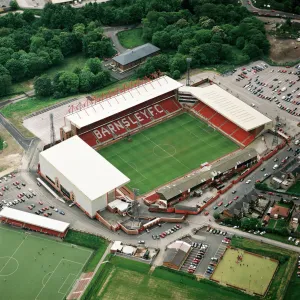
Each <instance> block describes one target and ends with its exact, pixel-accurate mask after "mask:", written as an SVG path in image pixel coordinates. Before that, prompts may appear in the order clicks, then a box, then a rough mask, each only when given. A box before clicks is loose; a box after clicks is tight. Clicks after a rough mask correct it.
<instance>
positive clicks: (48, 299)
mask: <svg viewBox="0 0 300 300" xmlns="http://www.w3.org/2000/svg"><path fill="white" fill-rule="evenodd" d="M91 254H92V251H91V250H89V249H86V248H82V247H78V246H75V245H74V246H73V245H71V244H67V243H63V242H60V241H56V240H54V239H50V238H47V237H44V236H39V235H37V234H29V233H27V232H26V231H23V230H20V229H18V230H15V229H10V228H8V227H6V226H0V299H6V300H15V299H22V300H62V299H65V297H66V296H67V294H68V292H69V291H70V289H71V287H72V286H73V284H74V282H75V280H76V279H78V278H79V275H80V273H81V270H82V268H83V267H84V265H85V263H86V262H87V260H88V259H89V257H90V256H91Z"/></svg>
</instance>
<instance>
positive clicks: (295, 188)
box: [288, 180, 300, 195]
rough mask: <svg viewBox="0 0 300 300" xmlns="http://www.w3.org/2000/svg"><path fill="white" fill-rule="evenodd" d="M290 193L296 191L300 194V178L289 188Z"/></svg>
mask: <svg viewBox="0 0 300 300" xmlns="http://www.w3.org/2000/svg"><path fill="white" fill-rule="evenodd" d="M288 192H289V193H295V194H298V195H300V180H298V181H297V182H296V183H295V184H294V185H292V186H291V187H290V188H289V189H288Z"/></svg>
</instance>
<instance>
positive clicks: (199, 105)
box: [193, 102, 206, 112]
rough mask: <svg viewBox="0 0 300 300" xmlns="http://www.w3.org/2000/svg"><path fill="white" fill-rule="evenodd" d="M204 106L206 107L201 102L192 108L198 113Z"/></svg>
mask: <svg viewBox="0 0 300 300" xmlns="http://www.w3.org/2000/svg"><path fill="white" fill-rule="evenodd" d="M204 106H206V105H205V104H204V103H203V102H198V103H197V104H196V105H194V106H193V109H194V110H195V111H198V112H199V111H200V110H201V109H202V108H203V107H204Z"/></svg>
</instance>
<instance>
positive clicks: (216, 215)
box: [213, 212, 221, 220]
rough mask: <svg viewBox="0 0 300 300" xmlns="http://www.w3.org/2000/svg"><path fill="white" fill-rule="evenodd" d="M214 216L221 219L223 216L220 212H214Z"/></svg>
mask: <svg viewBox="0 0 300 300" xmlns="http://www.w3.org/2000/svg"><path fill="white" fill-rule="evenodd" d="M213 216H214V218H215V219H216V220H219V219H220V218H221V216H220V213H218V212H214V215H213Z"/></svg>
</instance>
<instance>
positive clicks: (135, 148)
mask: <svg viewBox="0 0 300 300" xmlns="http://www.w3.org/2000/svg"><path fill="white" fill-rule="evenodd" d="M236 149H238V146H237V145H236V144H235V143H233V142H232V141H231V140H229V139H228V138H226V137H225V136H223V135H222V134H221V133H219V132H218V131H215V130H213V129H212V128H211V127H208V125H207V124H206V123H204V122H202V121H201V120H199V119H198V118H196V117H194V116H192V115H190V114H188V113H184V114H181V115H179V116H176V117H174V118H172V119H170V120H167V121H165V122H163V123H160V124H158V125H156V126H155V127H151V128H148V129H146V130H144V131H142V132H140V133H137V134H136V135H134V136H133V137H132V141H131V142H128V141H127V139H124V140H122V141H119V142H117V143H115V144H113V145H111V146H108V147H106V148H103V149H101V150H100V151H99V153H100V154H101V155H103V156H104V157H105V158H106V159H107V160H108V161H110V162H111V163H112V164H113V165H114V166H116V167H117V168H118V169H119V170H120V171H122V172H123V173H124V174H125V175H126V176H128V177H129V178H130V180H131V181H130V183H129V184H128V187H129V188H138V189H139V190H140V194H144V193H146V192H149V191H151V190H153V189H154V188H156V187H158V186H160V185H162V184H165V183H167V182H169V181H171V180H173V179H175V178H177V177H180V176H183V175H184V174H186V173H188V172H189V171H192V170H193V169H196V168H198V167H200V165H201V164H202V163H205V162H210V161H213V160H215V159H217V158H219V157H221V156H223V155H225V154H228V153H230V152H232V151H233V150H236Z"/></svg>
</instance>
